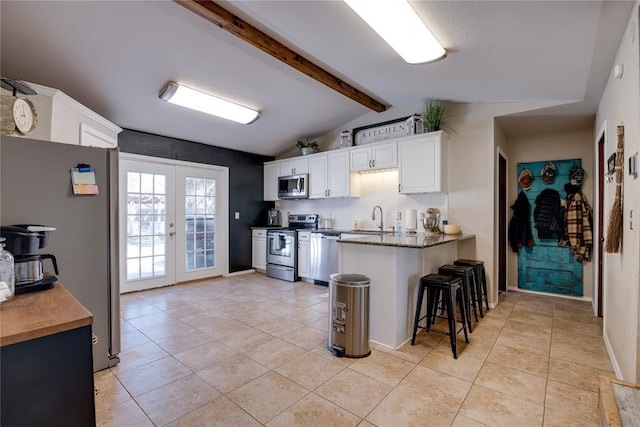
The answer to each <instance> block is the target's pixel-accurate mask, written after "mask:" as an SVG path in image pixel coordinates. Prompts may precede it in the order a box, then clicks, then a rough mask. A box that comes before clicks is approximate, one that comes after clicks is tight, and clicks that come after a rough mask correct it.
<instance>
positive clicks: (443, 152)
mask: <svg viewBox="0 0 640 427" xmlns="http://www.w3.org/2000/svg"><path fill="white" fill-rule="evenodd" d="M447 139H448V136H447V134H446V133H444V132H442V131H438V132H429V133H423V134H419V135H413V136H410V137H407V138H403V139H402V141H398V182H399V184H398V191H399V192H400V193H402V194H411V193H446V192H447V145H446V143H447Z"/></svg>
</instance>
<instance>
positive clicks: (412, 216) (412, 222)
mask: <svg viewBox="0 0 640 427" xmlns="http://www.w3.org/2000/svg"><path fill="white" fill-rule="evenodd" d="M417 219H418V211H417V210H416V209H407V211H406V212H405V214H404V227H405V228H406V229H407V231H416V229H417V222H418V221H417Z"/></svg>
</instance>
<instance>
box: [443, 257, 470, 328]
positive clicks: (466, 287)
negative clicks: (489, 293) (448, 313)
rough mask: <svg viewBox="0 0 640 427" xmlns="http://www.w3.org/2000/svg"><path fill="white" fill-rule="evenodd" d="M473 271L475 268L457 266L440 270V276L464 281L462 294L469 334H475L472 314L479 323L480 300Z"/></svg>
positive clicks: (447, 266) (451, 265) (450, 265)
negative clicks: (448, 276)
mask: <svg viewBox="0 0 640 427" xmlns="http://www.w3.org/2000/svg"><path fill="white" fill-rule="evenodd" d="M473 271H474V270H473V267H468V266H466V265H455V264H445V265H442V266H440V268H439V269H438V274H445V275H450V276H456V277H460V278H461V279H462V291H463V292H462V294H463V295H464V308H465V310H466V315H467V328H469V332H471V333H473V325H472V323H471V313H473V314H474V316H475V318H476V323H478V311H477V309H476V302H477V301H478V298H477V296H476V289H475V288H476V285H475V275H474V273H473Z"/></svg>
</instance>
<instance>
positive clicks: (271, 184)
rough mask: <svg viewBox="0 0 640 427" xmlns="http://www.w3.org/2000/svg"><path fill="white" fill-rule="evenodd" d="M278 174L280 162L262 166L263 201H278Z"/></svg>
mask: <svg viewBox="0 0 640 427" xmlns="http://www.w3.org/2000/svg"><path fill="white" fill-rule="evenodd" d="M279 174H280V162H267V163H265V164H264V200H265V201H274V200H278V175H279Z"/></svg>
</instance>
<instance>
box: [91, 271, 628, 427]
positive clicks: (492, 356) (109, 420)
mask: <svg viewBox="0 0 640 427" xmlns="http://www.w3.org/2000/svg"><path fill="white" fill-rule="evenodd" d="M327 296H328V295H327V288H325V287H321V286H316V285H310V284H307V283H304V282H296V283H288V282H284V281H280V280H275V279H269V278H267V277H265V276H264V275H262V274H258V273H252V274H248V275H241V276H234V277H229V278H221V279H216V280H209V281H203V282H198V283H191V284H185V285H179V286H173V287H168V288H161V289H155V290H150V291H144V292H137V293H132V294H126V295H123V296H122V299H121V301H122V304H121V317H122V352H121V354H120V356H121V363H120V364H119V365H117V366H116V367H114V368H111V369H107V370H104V371H101V372H97V373H96V374H95V382H96V385H97V386H98V388H99V390H100V391H99V394H98V395H97V397H96V412H97V423H98V425H99V426H128V427H129V426H153V425H156V426H164V425H170V426H213V425H220V426H230V425H238V426H252V425H256V426H258V425H267V426H305V425H308V426H329V425H341V426H342V425H344V426H351V425H352V426H356V425H359V426H372V425H374V426H518V427H524V426H563V427H564V426H589V425H592V426H597V425H598V418H597V416H598V413H597V396H598V394H597V387H598V381H597V379H598V375H608V376H612V377H614V376H615V375H614V373H613V372H612V367H611V364H610V362H609V358H608V355H607V352H606V350H605V347H604V344H603V340H602V327H601V322H600V321H599V320H598V319H597V318H596V317H594V316H593V315H592V312H591V305H590V304H589V303H586V302H581V301H575V300H568V299H562V298H552V297H546V296H538V295H531V294H525V293H520V292H509V294H508V295H507V296H506V297H504V298H502V301H501V303H500V304H499V305H498V306H497V307H496V308H495V309H492V310H490V311H489V312H488V313H486V314H485V317H484V318H483V319H480V322H479V323H478V324H477V325H476V327H475V329H474V331H473V334H471V335H470V343H469V344H464V342H463V339H462V335H459V339H458V342H459V348H461V349H460V350H459V351H460V354H459V356H458V359H457V360H454V359H453V357H452V355H451V350H450V347H449V342H448V337H445V336H443V335H441V334H437V333H433V332H431V333H426V332H424V331H423V332H421V333H420V334H419V335H418V339H417V343H416V345H415V346H411V345H405V346H404V347H402V348H401V349H399V350H397V351H394V350H390V349H387V348H383V347H381V346H377V345H373V346H372V353H371V356H369V357H367V358H363V359H346V358H336V357H333V356H332V355H331V354H330V353H329V352H328V350H326V348H325V344H326V341H327V332H326V330H327V319H326V317H327V309H328V302H327V300H328V298H327Z"/></svg>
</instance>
